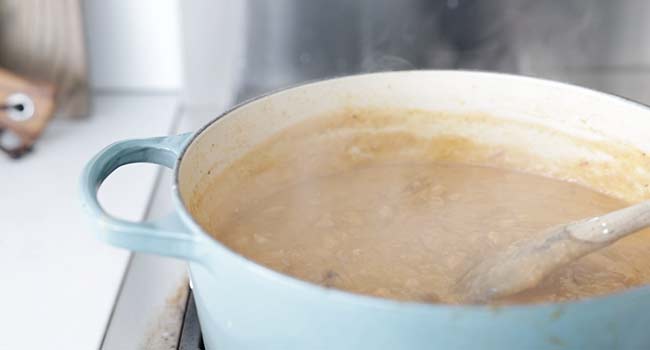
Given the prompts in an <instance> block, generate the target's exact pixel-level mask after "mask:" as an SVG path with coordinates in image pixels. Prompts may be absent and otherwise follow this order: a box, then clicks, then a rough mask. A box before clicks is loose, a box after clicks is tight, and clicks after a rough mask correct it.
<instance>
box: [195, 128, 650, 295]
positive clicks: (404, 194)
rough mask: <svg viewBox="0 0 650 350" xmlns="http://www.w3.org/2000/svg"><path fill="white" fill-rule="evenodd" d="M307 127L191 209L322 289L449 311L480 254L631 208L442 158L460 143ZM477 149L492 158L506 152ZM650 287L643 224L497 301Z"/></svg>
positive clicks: (212, 227)
mask: <svg viewBox="0 0 650 350" xmlns="http://www.w3.org/2000/svg"><path fill="white" fill-rule="evenodd" d="M345 120H346V123H347V120H350V123H359V124H361V125H363V126H366V125H367V124H368V122H367V121H366V120H363V119H359V120H356V119H355V116H352V118H348V119H345ZM373 120H375V119H373ZM355 125H356V124H355ZM345 126H346V127H347V124H346V125H345ZM374 126H375V125H373V127H374ZM336 127H337V128H339V129H340V128H341V126H340V125H337V126H336ZM301 130H302V131H301ZM305 130H308V129H306V128H304V129H300V130H299V129H297V131H296V130H294V131H291V132H295V134H291V132H289V133H285V134H284V135H282V137H278V138H277V139H275V140H272V141H270V142H269V143H267V144H265V145H264V146H262V147H259V148H257V149H255V150H253V151H252V152H251V153H249V154H248V155H247V156H246V157H244V158H243V159H242V160H241V161H240V162H239V163H236V164H235V166H232V167H230V168H227V169H225V170H224V171H223V172H222V174H220V175H219V176H215V175H213V176H212V177H209V178H208V179H207V182H206V183H207V185H206V186H205V187H204V189H203V190H202V191H201V193H200V195H197V196H196V197H197V198H198V200H196V201H195V203H193V204H192V205H191V210H192V212H193V214H194V216H195V217H196V218H197V220H198V221H199V223H200V224H201V225H202V226H203V228H204V229H205V230H206V231H207V232H210V233H211V234H212V235H213V236H214V237H215V238H216V239H218V240H219V241H220V242H222V243H223V244H225V245H226V246H228V247H230V248H231V249H233V250H234V251H236V252H238V253H239V254H241V255H243V256H245V257H247V258H249V259H251V260H253V261H256V262H258V263H260V264H262V265H265V266H267V267H270V268H272V269H274V270H276V271H279V272H281V273H285V274H288V275H291V276H294V277H297V278H299V279H302V280H305V281H309V282H313V283H316V284H319V285H322V286H325V287H329V288H338V289H342V290H346V291H350V292H355V293H361V294H367V295H373V296H378V297H386V298H392V299H398V300H410V301H419V302H428V303H456V302H457V300H458V295H456V294H455V293H456V292H457V289H456V288H455V287H456V286H457V282H458V280H459V279H460V278H461V277H462V276H463V275H464V274H465V273H466V272H467V271H468V270H469V269H470V268H472V267H473V266H475V265H476V264H477V263H478V262H479V261H481V259H483V258H485V257H487V256H489V255H491V254H494V253H495V252H498V251H501V250H503V249H506V248H507V247H508V246H510V245H511V244H513V243H514V242H516V241H519V240H521V239H523V238H527V237H531V236H532V235H535V234H540V233H542V232H543V230H544V229H546V228H549V227H551V226H555V225H558V224H563V223H567V222H570V221H574V220H578V219H582V218H586V217H591V216H596V215H600V214H603V213H606V212H609V211H612V210H615V209H619V208H622V207H624V206H626V205H627V204H626V203H624V202H623V201H621V200H618V199H615V198H612V197H609V196H606V195H604V194H601V193H599V192H596V191H593V190H591V189H589V188H587V187H583V186H581V185H578V184H575V183H570V182H565V181H559V180H555V179H551V178H548V177H543V176H537V175H532V174H528V173H523V172H518V171H511V170H506V169H500V168H495V167H490V166H477V165H468V164H464V163H462V162H454V161H449V160H450V159H452V160H453V159H456V158H457V157H461V156H462V155H463V154H470V153H472V152H470V151H467V150H465V151H464V153H458V152H457V151H455V150H456V149H458V147H461V146H464V145H467V143H466V141H462V142H459V141H457V139H455V138H443V139H442V140H443V142H442V143H441V142H439V140H433V141H432V140H430V139H424V141H421V140H420V139H416V138H414V137H412V136H410V134H406V133H403V132H387V133H383V134H379V133H374V132H373V133H366V134H363V135H364V136H363V137H360V136H359V135H360V134H356V133H352V132H349V131H348V132H345V133H338V134H336V133H333V132H330V133H323V132H313V133H312V134H313V135H317V136H313V137H311V138H304V140H303V139H301V138H300V135H299V134H298V132H304V131H305ZM309 130H310V129H309ZM337 130H338V129H337ZM346 130H347V129H346ZM364 132H365V131H364ZM450 140H451V141H453V142H450ZM443 146H444V147H448V148H444V147H443ZM466 148H467V147H466ZM477 150H479V151H478V152H483V151H482V148H477ZM432 152H433V153H432ZM436 152H437V153H436ZM489 152H493V153H494V154H488V153H489ZM485 153H486V156H485V157H483V158H482V159H486V162H488V163H489V162H496V161H498V160H499V159H501V158H503V157H504V155H505V157H506V158H507V157H508V155H509V154H510V153H508V151H507V150H503V149H495V150H488V151H486V152H485ZM432 154H433V156H432ZM481 154H482V153H481ZM280 155H282V156H280ZM457 155H460V156H457ZM434 156H435V157H436V158H435V159H432V157H434ZM476 159H478V158H476ZM580 164H581V166H582V163H580ZM587 171H588V169H587ZM648 281H650V231H647V230H646V231H641V232H639V233H636V234H634V235H632V236H629V237H626V238H624V239H622V240H620V241H618V242H616V243H614V244H613V245H611V246H609V247H607V248H604V249H602V250H600V251H598V252H596V253H593V254H590V255H588V256H585V257H583V258H581V259H579V260H577V261H575V262H573V263H571V264H569V265H567V266H565V267H563V268H561V269H559V270H557V271H555V272H554V273H552V274H551V275H550V276H548V277H547V278H546V279H544V280H543V281H542V282H541V283H540V284H539V285H538V286H537V287H536V288H534V289H531V290H528V291H526V292H524V293H521V294H519V295H513V296H508V297H506V298H504V299H501V300H497V301H496V302H504V303H511V302H515V303H528V302H543V301H565V300H574V299H579V298H583V297H589V296H597V295H603V294H607V293H612V292H616V291H620V290H622V289H625V288H628V287H631V286H637V285H641V284H644V283H647V282H648Z"/></svg>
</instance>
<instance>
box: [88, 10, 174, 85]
mask: <svg viewBox="0 0 650 350" xmlns="http://www.w3.org/2000/svg"><path fill="white" fill-rule="evenodd" d="M83 6H84V15H85V25H86V33H87V34H86V42H87V51H88V60H89V62H88V63H89V65H90V75H91V76H90V83H91V86H92V87H93V88H94V89H103V90H125V91H132V90H143V91H151V90H172V91H175V90H179V89H180V88H181V87H182V85H183V84H182V81H183V79H182V64H181V43H180V25H179V20H180V14H179V13H180V5H179V0H137V1H136V0H84V1H83Z"/></svg>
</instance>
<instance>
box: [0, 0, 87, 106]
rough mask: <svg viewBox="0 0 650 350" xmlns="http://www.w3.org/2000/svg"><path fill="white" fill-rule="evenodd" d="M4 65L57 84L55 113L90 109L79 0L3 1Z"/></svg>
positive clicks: (0, 45) (0, 54)
mask: <svg viewBox="0 0 650 350" xmlns="http://www.w3.org/2000/svg"><path fill="white" fill-rule="evenodd" d="M0 68H5V69H7V70H9V71H12V72H13V73H16V74H18V75H20V76H23V77H26V78H29V79H30V80H34V81H47V82H50V83H53V84H55V85H56V86H57V95H56V106H57V111H56V115H57V116H63V117H82V116H86V115H88V113H89V107H90V103H89V91H88V74H87V67H86V52H85V45H84V31H83V19H82V11H81V4H80V0H56V1H48V0H0Z"/></svg>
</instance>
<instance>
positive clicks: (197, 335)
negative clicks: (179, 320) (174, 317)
mask: <svg viewBox="0 0 650 350" xmlns="http://www.w3.org/2000/svg"><path fill="white" fill-rule="evenodd" d="M178 350H205V346H204V345H203V337H202V336H201V327H200V325H199V317H198V314H197V313H196V304H195V303H194V296H193V294H192V290H191V289H190V291H189V293H188V297H187V304H186V306H185V316H184V317H183V326H182V327H181V334H180V337H179V340H178Z"/></svg>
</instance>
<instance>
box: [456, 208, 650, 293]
mask: <svg viewBox="0 0 650 350" xmlns="http://www.w3.org/2000/svg"><path fill="white" fill-rule="evenodd" d="M648 226H650V201H646V202H642V203H639V204H636V205H633V206H631V207H627V208H624V209H620V210H617V211H614V212H611V213H609V214H606V215H602V216H597V217H593V218H589V219H584V220H580V221H576V222H573V223H569V224H566V225H560V226H557V227H553V228H551V229H548V230H546V231H544V233H542V234H541V235H535V236H534V238H530V239H524V240H522V241H519V242H516V243H514V244H512V245H510V246H509V247H508V248H507V249H506V250H504V251H501V252H499V253H497V254H495V255H493V256H491V257H489V258H487V259H484V260H482V261H480V262H479V263H478V264H477V265H475V266H474V267H472V268H471V269H469V270H468V272H467V273H465V274H464V275H463V277H462V278H461V279H460V280H459V281H458V283H457V285H456V292H457V293H458V295H459V296H460V297H459V300H458V302H461V303H484V302H488V301H490V300H492V299H496V298H500V297H504V296H507V295H512V294H515V293H518V292H522V291H524V290H527V289H529V288H532V287H535V286H536V285H537V284H538V283H539V282H540V281H541V280H542V279H544V277H546V276H548V275H549V274H550V273H551V272H553V271H555V270H556V269H558V268H560V267H562V266H564V265H566V264H568V263H570V262H572V261H574V260H576V259H578V258H580V257H582V256H584V255H587V254H589V253H592V252H594V251H596V250H599V249H601V248H603V247H606V246H608V245H610V244H612V243H614V242H616V241H617V240H619V239H621V238H623V237H625V236H627V235H629V234H631V233H634V232H636V231H639V230H641V229H643V228H645V227H648Z"/></svg>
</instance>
